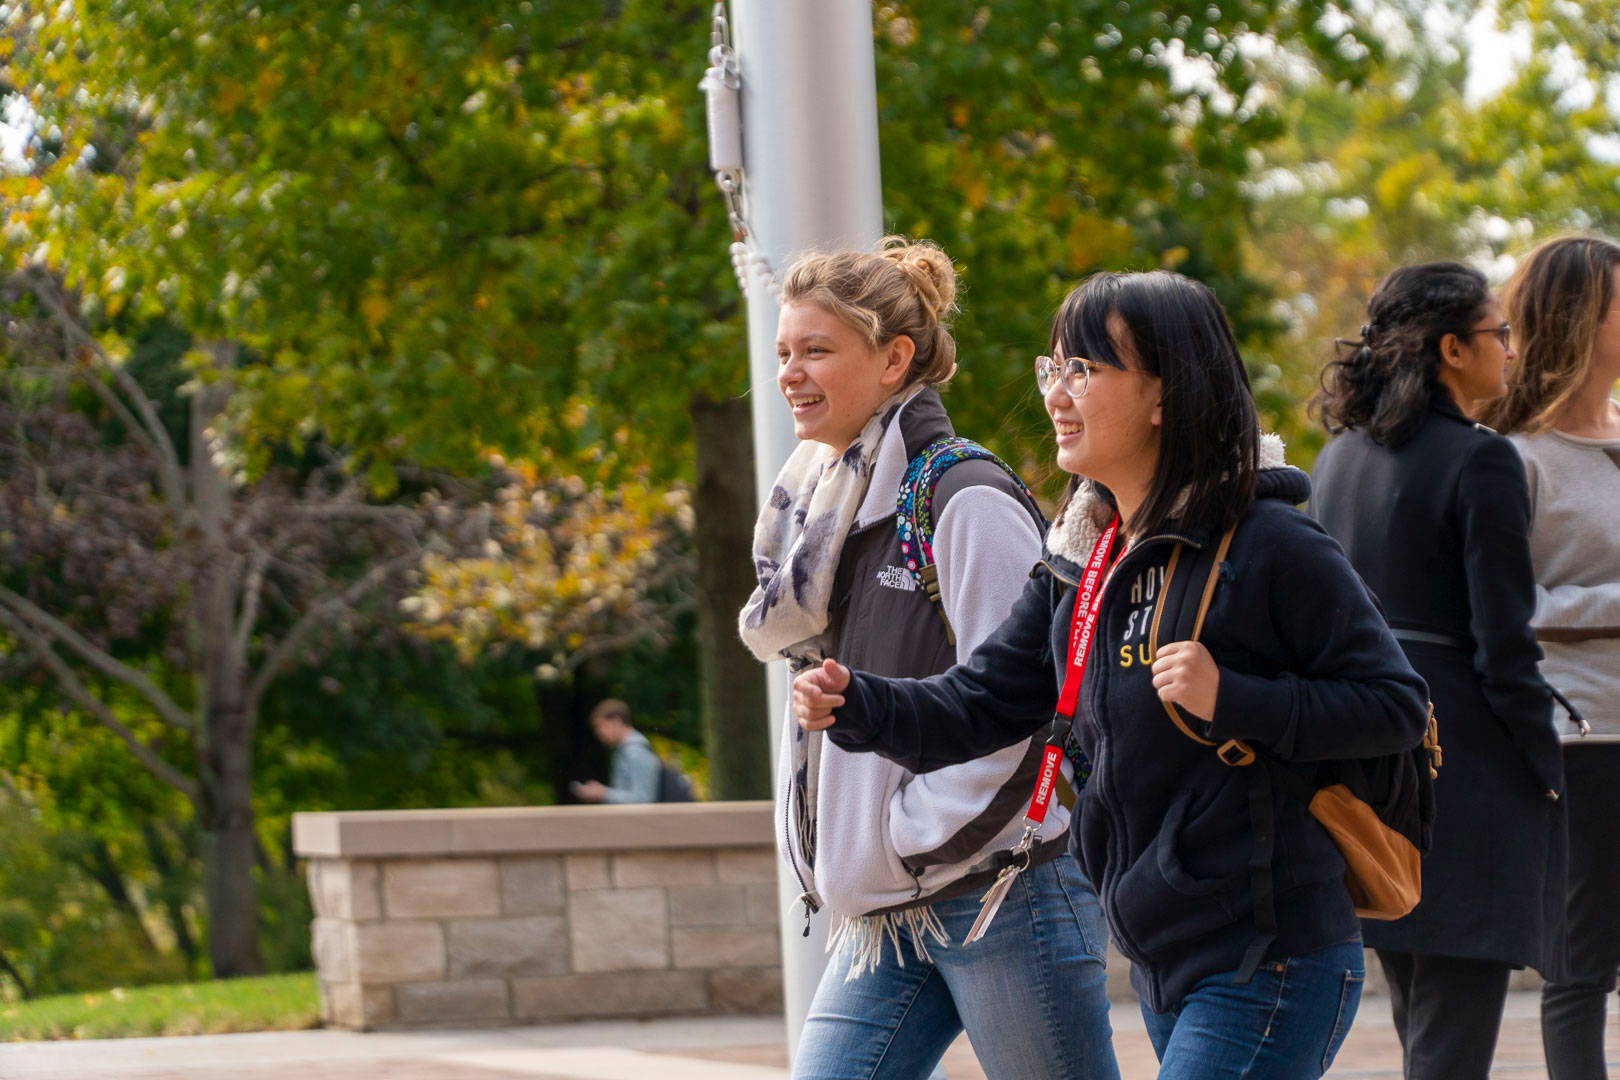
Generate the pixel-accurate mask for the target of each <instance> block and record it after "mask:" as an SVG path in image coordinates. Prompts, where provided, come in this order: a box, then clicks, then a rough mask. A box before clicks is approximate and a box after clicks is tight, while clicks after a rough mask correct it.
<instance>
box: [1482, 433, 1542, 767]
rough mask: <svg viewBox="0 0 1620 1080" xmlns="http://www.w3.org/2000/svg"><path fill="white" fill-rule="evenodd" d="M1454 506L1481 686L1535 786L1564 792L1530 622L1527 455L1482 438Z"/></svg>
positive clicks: (1538, 651) (1532, 606) (1532, 586)
mask: <svg viewBox="0 0 1620 1080" xmlns="http://www.w3.org/2000/svg"><path fill="white" fill-rule="evenodd" d="M1457 512H1458V517H1459V521H1460V523H1461V526H1462V536H1463V570H1464V573H1465V574H1466V576H1467V579H1468V608H1469V614H1468V622H1469V626H1468V628H1469V631H1470V632H1471V633H1472V634H1473V637H1474V670H1475V671H1476V672H1478V673H1479V678H1480V689H1481V690H1482V691H1484V694H1485V700H1486V701H1488V702H1489V703H1490V706H1491V712H1492V713H1494V714H1495V715H1496V718H1497V719H1498V720H1500V721H1501V722H1502V723H1503V725H1505V726H1506V727H1507V731H1508V736H1509V737H1510V738H1511V739H1512V740H1513V744H1514V746H1516V747H1518V750H1519V754H1520V756H1521V757H1522V758H1523V759H1524V763H1525V767H1526V768H1528V769H1529V770H1530V775H1531V778H1532V779H1533V780H1534V781H1535V783H1536V784H1537V785H1538V786H1539V789H1540V790H1541V791H1562V790H1563V787H1564V767H1563V756H1562V753H1561V752H1560V749H1559V745H1558V732H1557V730H1556V729H1555V728H1554V726H1553V722H1552V713H1553V698H1552V694H1551V693H1550V692H1549V691H1548V689H1547V684H1546V682H1545V681H1544V680H1543V679H1542V677H1541V669H1540V663H1541V646H1540V645H1538V644H1536V636H1535V630H1534V629H1533V628H1532V626H1531V619H1532V617H1533V616H1534V615H1535V611H1536V576H1535V570H1534V568H1533V567H1532V566H1531V563H1530V485H1529V482H1528V481H1527V480H1526V478H1525V472H1524V462H1523V461H1522V460H1521V459H1520V458H1519V452H1518V450H1517V449H1515V448H1514V446H1513V444H1512V443H1511V442H1509V441H1508V440H1507V439H1504V438H1500V437H1497V438H1489V439H1482V440H1480V443H1479V447H1478V448H1477V449H1476V450H1475V451H1474V452H1473V454H1472V455H1470V457H1469V459H1468V461H1467V462H1465V463H1464V465H1463V469H1462V474H1461V476H1460V477H1459V479H1458V482H1457Z"/></svg>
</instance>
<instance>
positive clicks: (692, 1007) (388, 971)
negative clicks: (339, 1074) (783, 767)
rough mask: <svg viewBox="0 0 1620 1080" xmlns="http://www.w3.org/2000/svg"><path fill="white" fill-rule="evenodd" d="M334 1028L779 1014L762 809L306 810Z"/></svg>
mask: <svg viewBox="0 0 1620 1080" xmlns="http://www.w3.org/2000/svg"><path fill="white" fill-rule="evenodd" d="M293 835H294V846H295V849H296V850H297V852H298V854H299V855H301V856H303V857H304V858H306V859H307V860H308V862H307V866H308V881H309V889H310V895H311V898H312V900H313V901H314V908H315V922H314V926H313V928H312V936H313V944H314V953H315V964H316V969H317V972H318V975H319V980H320V987H321V1000H322V1006H323V1011H324V1014H325V1019H326V1022H327V1024H328V1025H331V1026H334V1027H344V1028H358V1029H372V1028H379V1027H408V1026H431V1025H435V1024H469V1023H488V1024H501V1023H529V1022H535V1021H547V1020H573V1019H583V1018H606V1017H636V1016H658V1015H677V1014H703V1013H733V1012H750V1013H770V1012H778V1011H780V1010H781V1008H782V978H781V953H780V948H781V946H780V939H779V929H778V924H779V921H780V920H779V917H778V912H777V906H778V900H777V886H776V853H775V849H774V847H773V846H772V842H771V834H770V808H769V804H768V803H713V804H683V805H674V806H671V805H660V806H642V807H630V806H623V807H534V808H521V809H505V808H503V809H498V810H446V811H400V812H393V813H389V812H366V813H336V814H299V815H296V816H295V818H294V825H293Z"/></svg>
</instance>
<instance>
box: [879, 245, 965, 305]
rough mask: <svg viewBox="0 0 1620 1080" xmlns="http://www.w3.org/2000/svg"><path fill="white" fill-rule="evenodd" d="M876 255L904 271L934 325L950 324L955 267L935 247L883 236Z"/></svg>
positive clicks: (948, 258)
mask: <svg viewBox="0 0 1620 1080" xmlns="http://www.w3.org/2000/svg"><path fill="white" fill-rule="evenodd" d="M878 253H879V254H880V255H882V256H883V257H884V258H885V259H889V260H891V261H892V262H894V263H895V264H897V265H898V266H899V267H900V269H901V270H903V271H905V274H906V277H907V278H909V279H910V280H911V283H912V287H913V288H915V289H916V290H917V298H918V299H919V300H921V301H922V303H923V306H924V307H926V308H927V309H928V311H929V314H931V315H932V316H933V317H934V321H935V322H937V323H940V324H941V325H944V324H946V323H948V322H949V321H950V317H951V315H952V314H953V313H955V311H956V267H955V266H952V265H951V260H950V257H949V256H948V255H946V254H945V252H944V250H943V249H941V248H940V246H939V245H938V244H935V243H932V242H930V241H927V240H918V241H912V240H907V239H906V238H905V237H903V236H885V237H884V238H883V241H882V242H881V243H880V244H879V245H878Z"/></svg>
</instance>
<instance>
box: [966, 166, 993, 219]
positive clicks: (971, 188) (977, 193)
mask: <svg viewBox="0 0 1620 1080" xmlns="http://www.w3.org/2000/svg"><path fill="white" fill-rule="evenodd" d="M962 197H963V198H964V199H966V200H967V204H968V207H969V208H970V209H973V210H982V209H984V204H985V202H986V201H988V199H989V198H990V182H989V181H988V180H986V179H985V178H984V174H983V173H976V174H974V175H973V176H972V177H970V178H969V179H968V182H967V187H966V189H965V190H963V192H962Z"/></svg>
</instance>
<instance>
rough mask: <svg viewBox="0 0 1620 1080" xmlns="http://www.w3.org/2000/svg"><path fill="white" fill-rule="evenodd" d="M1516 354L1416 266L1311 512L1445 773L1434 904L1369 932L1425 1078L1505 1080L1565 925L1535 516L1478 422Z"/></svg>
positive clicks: (1511, 465) (1426, 883) (1368, 329)
mask: <svg viewBox="0 0 1620 1080" xmlns="http://www.w3.org/2000/svg"><path fill="white" fill-rule="evenodd" d="M1514 356H1515V353H1514V351H1513V349H1512V347H1511V345H1510V344H1509V328H1508V325H1507V321H1506V319H1505V317H1504V316H1503V313H1502V306H1501V304H1500V303H1499V302H1498V301H1497V299H1496V298H1495V297H1494V296H1492V295H1491V291H1490V289H1489V287H1488V286H1487V285H1486V282H1485V277H1484V275H1483V274H1481V273H1480V272H1479V271H1477V270H1475V269H1473V268H1471V267H1467V266H1463V265H1460V264H1458V263H1429V264H1424V265H1419V266H1407V267H1402V268H1401V269H1398V270H1396V271H1394V272H1393V273H1391V274H1390V275H1389V276H1388V277H1386V278H1385V279H1384V280H1383V282H1382V283H1380V284H1379V286H1378V288H1377V290H1376V291H1375V292H1374V293H1373V295H1372V298H1371V300H1369V301H1368V304H1367V325H1365V326H1363V327H1362V328H1361V337H1360V340H1358V341H1355V342H1353V343H1349V351H1348V353H1347V354H1346V355H1344V356H1343V357H1342V358H1340V359H1336V360H1334V361H1333V362H1332V363H1330V364H1329V365H1328V367H1327V369H1326V371H1325V372H1324V373H1323V379H1322V385H1323V389H1322V393H1321V395H1320V396H1319V398H1318V401H1319V406H1320V408H1321V411H1322V416H1323V419H1324V421H1325V423H1326V425H1327V428H1328V430H1329V431H1331V432H1335V433H1338V438H1336V439H1334V440H1333V441H1332V442H1330V443H1329V444H1328V445H1327V447H1326V448H1325V449H1324V450H1323V451H1322V454H1321V456H1320V457H1318V458H1317V462H1316V469H1315V472H1314V474H1313V476H1312V478H1311V481H1312V487H1313V493H1312V496H1311V502H1310V507H1309V509H1310V512H1311V513H1312V514H1313V515H1314V516H1315V517H1316V519H1317V520H1318V521H1320V522H1321V523H1322V525H1323V526H1324V527H1325V528H1326V529H1327V531H1328V532H1329V533H1331V534H1332V535H1333V537H1334V538H1335V539H1336V540H1338V541H1339V543H1341V544H1342V545H1343V546H1344V550H1345V554H1346V555H1348V556H1349V558H1350V562H1351V564H1352V565H1354V566H1355V568H1356V570H1357V571H1358V572H1359V573H1360V574H1361V576H1362V578H1363V579H1364V580H1365V581H1366V582H1367V585H1368V587H1369V588H1371V589H1372V591H1373V593H1374V594H1375V595H1376V596H1377V597H1378V598H1379V600H1380V601H1381V602H1382V604H1383V609H1384V615H1385V617H1386V618H1387V619H1388V620H1389V624H1390V626H1391V627H1392V628H1393V629H1394V632H1395V636H1396V637H1397V638H1398V639H1400V642H1401V645H1402V647H1403V648H1404V649H1405V650H1406V654H1407V656H1408V658H1409V659H1410V660H1411V662H1412V666H1413V667H1414V668H1416V669H1417V671H1418V673H1419V674H1420V675H1422V676H1423V677H1424V679H1425V680H1427V682H1428V684H1429V692H1430V695H1431V697H1432V700H1433V702H1434V711H1435V716H1436V717H1437V718H1438V720H1439V729H1440V743H1441V745H1442V746H1443V747H1444V752H1445V753H1444V763H1443V765H1442V766H1441V768H1440V775H1439V778H1438V779H1437V780H1436V781H1435V802H1436V815H1435V826H1434V842H1433V849H1432V850H1431V851H1430V852H1429V854H1428V855H1427V857H1425V858H1424V860H1423V899H1422V902H1421V903H1419V904H1418V906H1417V908H1416V910H1414V911H1413V912H1412V913H1411V914H1410V915H1408V916H1406V917H1405V918H1403V919H1399V920H1396V921H1394V922H1385V923H1378V922H1371V921H1368V922H1364V923H1363V924H1362V933H1363V935H1364V936H1365V937H1366V940H1367V943H1368V944H1369V945H1371V946H1373V947H1374V948H1376V949H1377V951H1378V959H1379V961H1380V963H1381V964H1382V965H1383V968H1384V973H1385V975H1386V976H1388V979H1389V987H1390V1004H1391V1006H1392V1007H1393V1009H1394V1013H1395V1030H1396V1032H1397V1033H1398V1034H1399V1036H1400V1040H1401V1046H1402V1049H1403V1051H1404V1055H1405V1064H1406V1076H1407V1077H1408V1078H1411V1080H1419V1078H1425V1080H1426V1078H1430V1077H1435V1078H1438V1077H1444V1078H1446V1080H1486V1076H1487V1075H1488V1073H1489V1071H1490V1065H1491V1058H1492V1056H1493V1054H1494V1052H1495V1046H1496V1036H1497V1029H1498V1027H1499V1025H1500V1022H1501V1017H1502V1005H1503V1001H1504V997H1505V995H1506V993H1507V989H1508V975H1509V973H1510V972H1511V970H1512V969H1513V968H1514V967H1535V968H1541V969H1543V970H1546V968H1545V966H1544V965H1545V964H1546V963H1547V962H1548V961H1551V960H1554V959H1556V953H1555V952H1553V951H1552V949H1554V948H1555V947H1556V944H1557V937H1558V934H1559V933H1560V929H1561V926H1562V922H1563V920H1562V917H1561V914H1560V913H1561V911H1562V895H1563V884H1564V858H1563V851H1564V846H1565V845H1564V839H1563V805H1562V803H1561V802H1560V801H1559V795H1560V792H1562V790H1563V787H1564V779H1563V768H1562V764H1561V762H1560V759H1559V751H1558V737H1557V735H1556V734H1555V732H1554V729H1553V722H1552V713H1553V698H1552V695H1551V693H1550V692H1549V691H1548V689H1547V686H1546V683H1544V682H1543V681H1542V678H1541V676H1540V674H1539V672H1538V671H1537V668H1536V664H1537V661H1538V660H1540V659H1541V650H1540V649H1539V648H1537V646H1536V639H1535V634H1534V632H1533V631H1532V629H1531V626H1530V617H1531V614H1532V612H1533V611H1534V610H1535V599H1536V597H1535V578H1534V575H1533V573H1532V570H1531V565H1530V547H1529V542H1528V536H1529V530H1530V498H1529V494H1528V490H1527V488H1526V485H1525V475H1524V465H1523V464H1522V463H1521V461H1520V460H1519V454H1518V452H1517V451H1516V450H1515V449H1514V447H1513V444H1512V443H1510V442H1509V441H1508V440H1507V439H1506V438H1504V437H1502V436H1500V435H1498V434H1496V433H1495V432H1493V431H1491V430H1490V429H1489V428H1487V427H1484V426H1483V425H1481V424H1478V423H1476V422H1475V419H1474V418H1475V417H1477V416H1478V415H1479V414H1480V410H1481V409H1482V407H1483V406H1485V405H1486V404H1487V403H1488V402H1490V401H1492V400H1493V399H1495V398H1499V397H1501V396H1502V394H1503V393H1505V392H1506V390H1507V383H1506V382H1505V371H1506V369H1507V367H1508V365H1509V364H1510V363H1511V362H1512V361H1513V359H1514Z"/></svg>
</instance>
